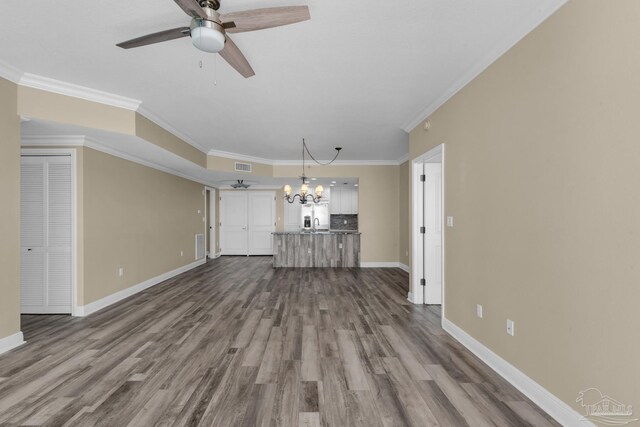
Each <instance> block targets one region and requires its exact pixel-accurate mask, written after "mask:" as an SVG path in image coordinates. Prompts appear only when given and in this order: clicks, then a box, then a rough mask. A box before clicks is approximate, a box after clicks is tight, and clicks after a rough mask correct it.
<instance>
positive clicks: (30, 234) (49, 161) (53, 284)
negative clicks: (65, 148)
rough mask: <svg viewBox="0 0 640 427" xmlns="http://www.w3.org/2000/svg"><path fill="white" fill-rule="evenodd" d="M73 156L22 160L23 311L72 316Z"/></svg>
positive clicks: (30, 157) (31, 157)
mask: <svg viewBox="0 0 640 427" xmlns="http://www.w3.org/2000/svg"><path fill="white" fill-rule="evenodd" d="M71 186H72V182H71V157H70V156H23V157H22V161H21V205H20V206H21V230H20V231H21V252H22V253H21V311H22V313H32V314H45V313H71V295H72V291H71V286H72V270H71V269H72V265H71V226H72V224H71V222H72V187H71Z"/></svg>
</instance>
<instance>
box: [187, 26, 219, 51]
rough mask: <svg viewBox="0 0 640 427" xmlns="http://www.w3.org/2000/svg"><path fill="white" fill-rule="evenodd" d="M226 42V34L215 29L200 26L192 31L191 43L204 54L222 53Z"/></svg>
mask: <svg viewBox="0 0 640 427" xmlns="http://www.w3.org/2000/svg"><path fill="white" fill-rule="evenodd" d="M224 42H225V37H224V34H223V33H221V32H220V31H218V30H216V29H215V28H210V27H205V26H198V27H195V28H192V29H191V43H193V45H194V46H195V47H197V48H198V49H200V50H202V51H204V52H209V53H217V52H220V51H221V50H222V49H224Z"/></svg>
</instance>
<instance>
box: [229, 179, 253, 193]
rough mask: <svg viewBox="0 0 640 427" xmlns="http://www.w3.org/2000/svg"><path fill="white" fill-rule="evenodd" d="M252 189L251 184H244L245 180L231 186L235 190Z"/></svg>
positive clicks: (239, 180)
mask: <svg viewBox="0 0 640 427" xmlns="http://www.w3.org/2000/svg"><path fill="white" fill-rule="evenodd" d="M249 187H251V184H245V183H244V179H238V180H237V182H236V183H235V184H231V188H235V189H236V190H237V189H240V188H241V189H247V188H249Z"/></svg>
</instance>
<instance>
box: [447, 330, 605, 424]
mask: <svg viewBox="0 0 640 427" xmlns="http://www.w3.org/2000/svg"><path fill="white" fill-rule="evenodd" d="M442 328H443V329H444V330H445V331H447V333H449V335H451V336H452V337H453V338H455V339H456V340H457V341H459V342H460V344H462V345H463V346H465V347H466V348H467V349H469V351H471V352H472V353H473V354H475V355H476V356H478V357H479V358H480V360H482V361H483V362H484V363H486V364H487V365H489V367H490V368H491V369H493V370H494V371H496V372H497V373H498V374H499V375H500V376H501V377H503V378H504V379H505V380H507V381H508V382H509V383H510V384H511V385H513V386H514V387H515V388H517V389H518V390H520V392H521V393H522V394H524V395H525V396H527V397H528V398H529V399H531V400H532V401H533V402H534V403H535V404H536V405H538V406H539V407H540V408H542V410H544V411H545V412H546V413H547V414H549V415H550V416H552V417H553V418H554V419H555V420H556V421H558V422H559V423H560V424H561V425H563V426H567V427H573V426H575V427H578V426H580V427H585V426H592V427H595V425H594V424H593V423H591V422H589V421H587V420H585V419H584V417H583V415H581V414H580V413H578V412H576V411H575V410H574V409H573V408H571V407H570V406H569V405H567V404H566V403H564V402H563V401H562V400H560V399H558V398H557V397H556V396H554V395H553V394H552V393H551V392H549V391H548V390H547V389H545V388H544V387H542V386H541V385H540V384H538V383H537V382H535V381H534V380H532V379H531V378H529V377H528V376H526V375H525V374H524V373H522V371H520V370H519V369H518V368H516V367H515V366H513V365H511V364H510V363H509V362H507V361H506V360H504V359H503V358H501V357H500V356H498V355H497V354H495V353H494V352H493V351H491V350H490V349H489V348H488V347H486V346H485V345H484V344H482V343H481V342H479V341H478V340H476V339H475V338H473V337H472V336H471V335H469V334H468V333H466V332H465V331H464V330H462V329H461V328H460V327H459V326H457V325H456V324H454V323H453V322H451V321H450V320H448V319H442ZM576 393H577V391H576Z"/></svg>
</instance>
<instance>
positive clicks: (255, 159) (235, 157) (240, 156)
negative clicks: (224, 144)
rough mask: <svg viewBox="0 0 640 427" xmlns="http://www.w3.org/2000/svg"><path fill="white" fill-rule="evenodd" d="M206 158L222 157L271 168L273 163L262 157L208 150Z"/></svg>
mask: <svg viewBox="0 0 640 427" xmlns="http://www.w3.org/2000/svg"><path fill="white" fill-rule="evenodd" d="M207 155H208V156H216V157H222V158H225V159H231V160H237V161H240V162H250V163H260V164H263V165H268V166H273V165H274V161H273V160H269V159H264V158H262V157H254V156H246V155H244V154H236V153H231V152H229V151H220V150H213V149H212V150H209V151H208V152H207Z"/></svg>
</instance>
